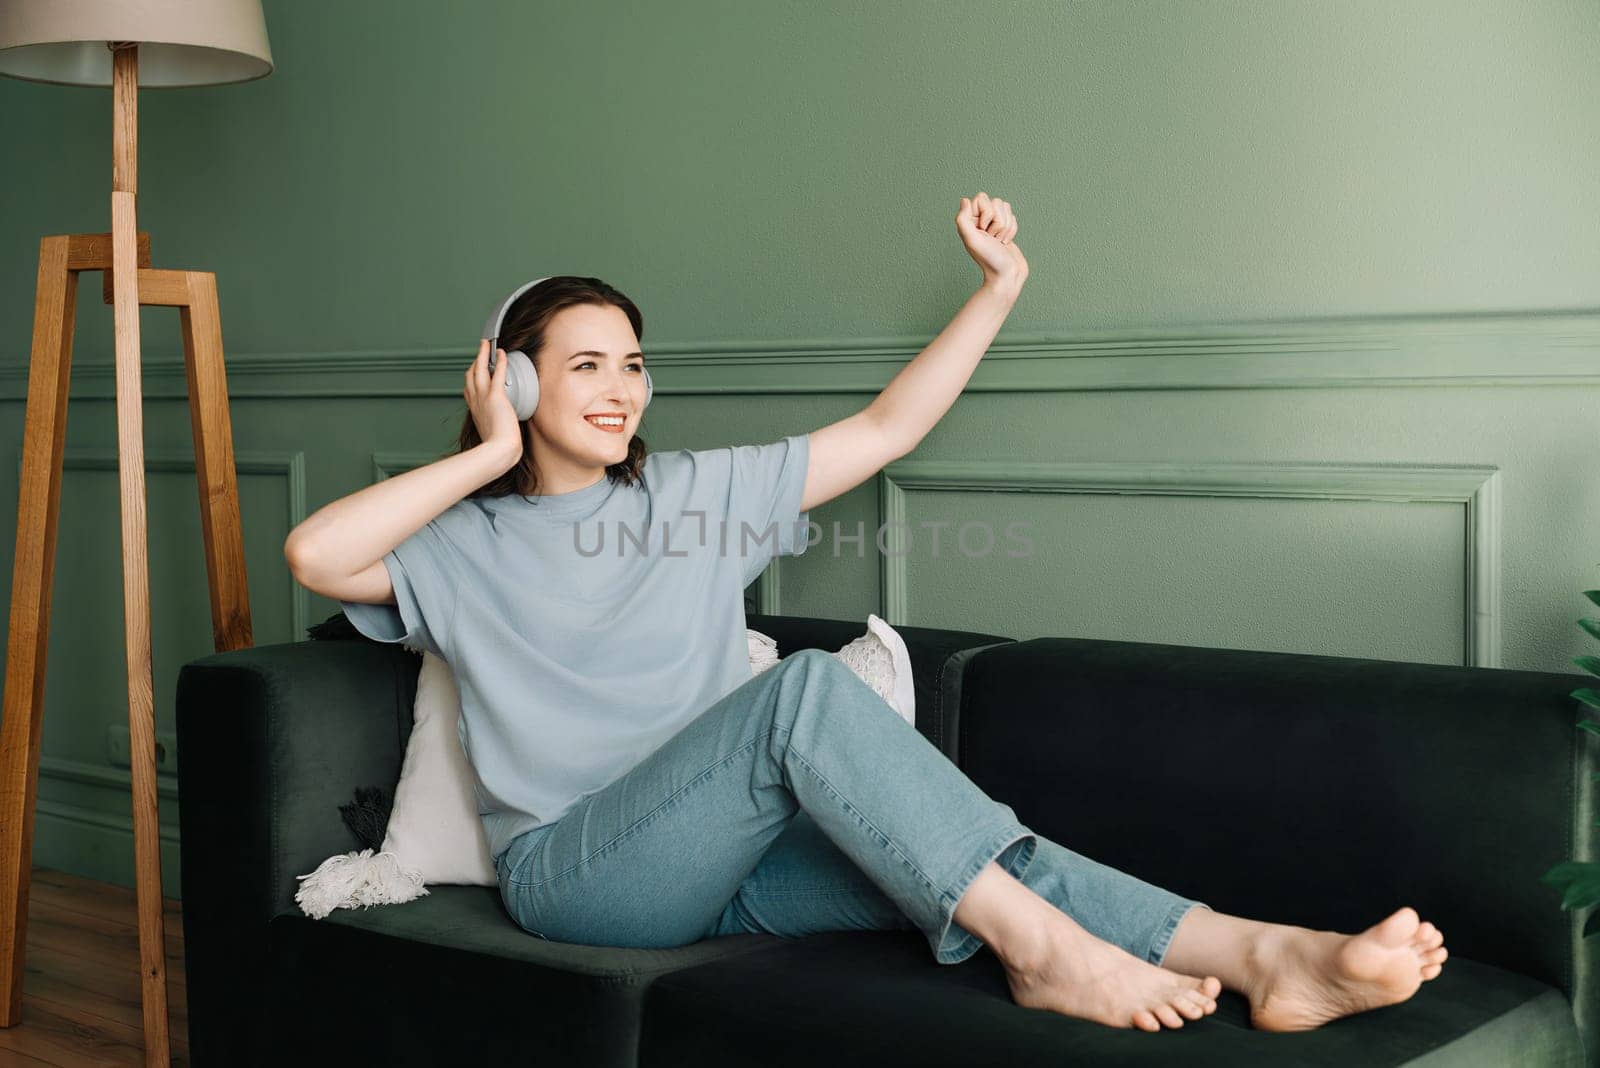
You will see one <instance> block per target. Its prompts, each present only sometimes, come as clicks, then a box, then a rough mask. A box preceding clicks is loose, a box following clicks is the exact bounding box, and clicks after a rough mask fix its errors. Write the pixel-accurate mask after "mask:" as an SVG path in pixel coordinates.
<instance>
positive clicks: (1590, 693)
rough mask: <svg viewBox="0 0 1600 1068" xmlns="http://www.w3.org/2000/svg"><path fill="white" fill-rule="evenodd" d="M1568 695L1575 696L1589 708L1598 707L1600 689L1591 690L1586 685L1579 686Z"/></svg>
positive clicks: (1599, 705)
mask: <svg viewBox="0 0 1600 1068" xmlns="http://www.w3.org/2000/svg"><path fill="white" fill-rule="evenodd" d="M1569 696H1572V697H1576V698H1577V699H1578V700H1580V701H1582V702H1583V703H1584V704H1586V705H1588V706H1589V707H1590V708H1600V690H1593V689H1590V688H1589V687H1587V686H1581V687H1579V688H1578V689H1576V690H1573V691H1572V693H1571V694H1570V695H1569Z"/></svg>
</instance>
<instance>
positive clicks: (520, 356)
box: [506, 349, 539, 422]
mask: <svg viewBox="0 0 1600 1068" xmlns="http://www.w3.org/2000/svg"><path fill="white" fill-rule="evenodd" d="M506 396H507V397H509V398H510V399H511V407H513V408H515V409H516V410H517V418H518V419H519V420H521V421H522V422H527V421H528V420H529V419H532V418H533V413H534V410H535V409H537V408H538V407H539V373H538V372H537V371H535V370H534V369H533V361H532V360H530V359H528V356H527V354H526V353H524V352H523V351H522V350H521V349H512V350H511V351H510V352H508V353H506Z"/></svg>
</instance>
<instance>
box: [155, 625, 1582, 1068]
mask: <svg viewBox="0 0 1600 1068" xmlns="http://www.w3.org/2000/svg"><path fill="white" fill-rule="evenodd" d="M336 619H337V620H338V621H340V622H343V617H342V615H341V616H338V617H336ZM331 622H333V621H330V623H331ZM749 624H750V626H752V627H754V628H755V629H757V630H759V631H761V632H763V633H765V634H769V635H771V636H772V637H774V638H775V639H776V640H777V642H778V647H779V652H780V654H781V655H785V656H787V655H788V654H790V653H792V652H794V651H795V650H797V649H801V648H808V647H816V648H822V649H828V650H834V649H838V648H840V647H841V646H843V645H844V644H845V643H846V642H848V641H850V640H851V639H853V638H855V637H857V636H859V635H860V633H861V630H862V624H861V622H860V621H846V620H821V619H806V618H797V617H785V616H762V615H751V616H749ZM321 626H322V628H323V630H322V633H323V634H324V635H328V636H327V637H325V638H323V640H311V641H303V642H297V643H292V644H282V645H268V646H259V647H256V648H252V649H244V650H237V651H234V652H229V653H222V654H217V655H213V656H207V657H204V658H201V659H198V660H194V661H192V662H190V663H188V664H186V665H185V666H184V667H183V668H182V671H181V673H180V676H179V680H178V688H177V690H178V692H177V729H178V746H179V749H180V751H181V756H182V759H181V760H180V761H179V768H180V772H179V789H180V795H181V803H180V808H181V820H180V822H181V831H182V869H181V870H182V896H183V926H184V944H185V953H186V955H187V957H186V970H187V978H188V1004H189V1040H190V1050H191V1055H192V1059H193V1063H194V1064H195V1065H197V1066H198V1068H212V1066H219V1068H232V1066H236V1065H247V1064H273V1065H278V1064H289V1063H295V1064H305V1063H343V1064H351V1065H356V1064H373V1065H446V1064H458V1063H459V1064H469V1063H493V1064H529V1065H574V1066H576V1065H605V1066H623V1065H627V1066H633V1065H642V1066H649V1068H659V1066H666V1065H695V1066H700V1065H721V1064H750V1065H761V1066H764V1068H765V1066H778V1065H796V1066H799V1065H805V1066H814V1065H819V1064H828V1065H871V1066H873V1068H884V1066H886V1065H902V1064H904V1065H917V1066H919V1068H928V1066H935V1065H964V1066H965V1065H975V1064H995V1065H1001V1064H1018V1065H1022V1064H1026V1065H1033V1064H1051V1065H1069V1064H1070V1065H1096V1064H1107V1065H1109V1064H1116V1065H1168V1064H1181V1065H1227V1066H1236V1065H1247V1064H1248V1065H1274V1064H1283V1065H1340V1066H1345V1065H1440V1066H1452V1068H1456V1066H1463V1065H1496V1066H1503V1065H1518V1066H1531V1065H1587V1066H1589V1068H1597V1066H1600V938H1591V939H1588V940H1587V941H1585V940H1584V939H1583V938H1582V926H1583V921H1584V919H1585V917H1584V916H1583V915H1581V914H1579V915H1575V914H1573V913H1571V912H1564V911H1562V910H1561V909H1560V908H1559V903H1558V897H1557V895H1556V893H1555V892H1554V891H1553V890H1552V889H1550V888H1549V887H1546V886H1544V885H1542V884H1541V883H1540V881H1539V877H1540V876H1541V875H1542V874H1543V873H1544V872H1545V871H1546V870H1547V869H1548V868H1549V867H1550V866H1551V865H1552V864H1555V863H1556V862H1558V861H1560V860H1563V859H1567V858H1569V857H1570V858H1573V859H1579V860H1584V859H1594V858H1595V856H1596V838H1597V834H1596V831H1595V829H1594V823H1595V820H1596V817H1597V814H1600V813H1597V805H1596V787H1595V785H1594V784H1593V782H1592V781H1591V780H1592V776H1593V775H1594V773H1595V772H1596V771H1597V770H1600V738H1596V737H1595V736H1593V735H1591V734H1589V733H1587V732H1584V731H1580V730H1577V729H1575V724H1576V723H1577V722H1578V720H1579V719H1581V718H1583V716H1582V714H1581V712H1580V711H1579V708H1578V706H1577V704H1576V702H1575V701H1573V700H1572V699H1571V698H1570V697H1569V696H1568V695H1569V693H1570V691H1571V690H1572V689H1573V688H1574V687H1575V686H1577V685H1579V684H1581V682H1582V681H1583V680H1584V678H1585V677H1584V676H1578V675H1567V674H1557V673H1542V672H1528V671H1505V670H1489V669H1477V668H1460V667H1443V666H1432V665H1422V664H1408V663H1400V662H1394V661H1384V660H1362V659H1350V658H1342V657H1328V656H1311V655H1299V654H1285V653H1263V652H1250V651H1243V650H1230V649H1210V648H1199V647H1191V646H1175V645H1156V644H1147V643H1139V642H1114V641H1094V640H1082V639H1067V638H1040V639H1035V640H1030V641H1021V642H1019V641H1014V640H1012V639H1009V638H1006V637H1004V636H1000V635H992V634H981V633H968V632H960V631H947V630H934V629H925V628H918V627H902V628H899V629H900V632H901V633H902V635H903V636H904V637H905V639H906V641H907V644H908V646H909V648H910V651H911V655H912V663H913V668H914V670H915V674H916V699H917V715H918V721H919V722H918V729H919V730H922V731H923V733H924V734H925V735H926V736H927V737H928V738H929V740H930V741H932V742H933V743H934V744H936V745H937V746H938V747H939V748H940V750H941V751H942V752H944V753H945V754H946V755H947V756H948V757H949V758H950V759H951V760H952V761H954V762H955V763H956V764H957V765H958V766H960V767H961V768H962V769H963V770H964V771H965V772H966V773H967V775H968V776H970V777H971V778H972V779H973V780H974V781H975V782H976V783H977V784H978V785H979V786H980V787H982V788H983V789H984V790H985V791H987V792H988V793H989V794H990V796H992V797H995V798H997V799H999V800H1002V801H1004V802H1006V803H1007V804H1009V805H1011V806H1012V807H1013V808H1014V809H1015V811H1016V813H1017V816H1018V818H1019V819H1021V820H1022V821H1023V822H1024V823H1025V824H1027V825H1028V826H1029V827H1030V828H1031V829H1032V830H1034V831H1035V832H1037V833H1039V834H1042V835H1045V836H1047V837H1049V838H1051V839H1053V840H1055V841H1058V842H1060V843H1062V844H1065V845H1067V846H1069V847H1070V848H1072V849H1074V850H1077V851H1079V852H1081V853H1084V854H1086V855H1088V856H1091V857H1094V858H1095V859H1097V860H1101V861H1103V862H1105V863H1108V864H1111V865H1113V866H1115V867H1118V868H1121V869H1123V870H1125V871H1129V872H1132V873H1134V874H1136V875H1138V876H1140V877H1141V878H1145V879H1148V880H1150V881H1152V882H1156V883H1158V884H1160V885H1163V886H1167V887H1170V888H1172V889H1174V890H1176V891H1178V892H1180V893H1183V894H1186V895H1189V896H1191V897H1195V898H1198V899H1200V900H1203V901H1205V902H1207V903H1209V904H1211V905H1212V906H1213V907H1214V908H1217V909H1219V910H1221V911H1223V912H1229V913H1234V914H1238V915H1244V916H1249V917H1254V918H1259V919H1266V920H1273V921H1277V922H1282V923H1292V924H1301V925H1305V926H1311V927H1317V928H1327V929H1333V930H1340V931H1357V930H1361V929H1364V928H1365V927H1367V926H1369V925H1371V924H1372V923H1374V922H1376V921H1377V920H1378V919H1381V918H1382V917H1383V916H1385V915H1387V914H1388V913H1389V912H1391V911H1392V910H1393V909H1394V908H1396V907H1397V906H1399V905H1402V904H1409V905H1412V906H1415V907H1416V908H1417V909H1418V911H1419V912H1420V913H1421V914H1422V915H1423V916H1424V917H1425V918H1427V919H1430V920H1432V921H1433V922H1434V923H1435V924H1436V925H1437V926H1438V927H1439V928H1440V929H1441V930H1442V931H1443V932H1444V934H1445V940H1446V945H1447V947H1448V948H1449V950H1450V959H1449V960H1448V961H1447V962H1446V964H1445V967H1444V971H1443V973H1442V974H1441V975H1440V976H1439V977H1438V978H1437V979H1434V980H1432V981H1431V982H1427V983H1424V984H1423V985H1422V988H1421V990H1420V991H1419V992H1418V993H1417V994H1416V996H1414V997H1413V998H1411V999H1410V1000H1409V1001H1407V1002H1405V1003H1403V1004H1400V1005H1395V1006H1390V1007H1387V1008H1384V1009H1379V1010H1375V1011H1371V1012H1366V1013H1361V1014H1358V1015H1356V1016H1351V1017H1347V1018H1345V1019H1342V1020H1338V1021H1335V1022H1333V1023H1331V1024H1328V1025H1326V1026H1324V1027H1322V1028H1319V1029H1318V1030H1315V1031H1310V1032H1303V1033H1295V1034H1274V1033H1269V1032H1260V1031H1256V1030H1254V1029H1252V1028H1251V1027H1250V1023H1249V1019H1248V1014H1247V1005H1246V1004H1245V1002H1244V1000H1243V999H1242V998H1241V997H1240V996H1238V995H1236V994H1233V993H1230V992H1226V991H1225V992H1224V993H1223V994H1222V996H1221V998H1220V999H1219V1004H1218V1009H1217V1011H1216V1013H1214V1014H1213V1015H1211V1016H1208V1017H1205V1018H1204V1019H1202V1020H1199V1021H1191V1022H1187V1023H1186V1024H1185V1025H1184V1026H1183V1027H1182V1028H1181V1029H1176V1030H1168V1031H1162V1032H1160V1033H1154V1034H1152V1033H1147V1032H1143V1031H1139V1030H1136V1029H1126V1030H1124V1029H1115V1028H1108V1027H1103V1026H1100V1025H1098V1024H1093V1023H1089V1022H1085V1021H1080V1020H1074V1019H1070V1018H1067V1017H1064V1016H1060V1015H1057V1014H1054V1013H1049V1012H1044V1011H1039V1010H1028V1009H1022V1008H1019V1007H1018V1006H1017V1005H1015V1004H1014V1003H1013V1002H1012V1000H1011V998H1010V995H1009V991H1008V988H1007V986H1006V982H1005V976H1004V973H1003V971H1002V970H1001V968H1000V965H999V962H998V961H997V960H996V958H995V957H994V956H993V955H992V953H990V952H989V951H988V950H987V949H984V950H980V951H979V953H978V954H977V955H976V956H975V957H973V958H972V959H970V960H968V961H966V962H964V963H963V964H960V965H953V966H948V965H937V964H935V963H934V962H933V960H932V958H931V957H930V955H929V954H928V952H927V945H926V941H925V939H923V938H922V936H921V935H920V934H919V933H917V932H913V931H891V932H836V933H829V934H822V935H814V936H811V937H807V938H803V939H783V938H778V937H776V936H770V935H740V936H733V937H728V938H718V939H712V940H708V941H704V942H701V943H699V944H696V945H691V946H683V947H681V948H677V949H670V950H657V949H614V948H597V947H588V946H580V945H566V944H562V943H557V942H547V941H544V940H542V939H540V938H537V937H535V936H533V935H530V934H527V933H525V932H523V931H522V930H521V929H520V928H519V927H517V925H516V924H515V923H514V922H513V921H512V920H511V918H510V917H509V916H508V915H507V914H506V912H505V911H504V908H503V906H502V904H501V902H500V898H499V893H498V890H497V888H495V887H487V886H484V887H479V886H443V885H441V886H433V887H430V888H429V889H430V894H429V895H428V896H426V897H423V898H420V899H418V900H416V901H412V902H408V903H406V904H403V905H391V906H381V907H376V908H372V909H368V910H348V909H341V910H336V911H335V912H334V913H333V914H331V915H330V916H328V917H327V918H326V919H324V920H312V919H310V918H308V917H307V916H305V915H304V914H303V913H302V912H301V911H300V909H299V907H298V906H297V905H296V904H295V901H294V893H295V890H296V888H297V886H298V883H297V881H296V878H295V876H296V875H303V874H306V873H309V872H311V871H313V870H314V869H315V868H316V866H317V865H318V864H319V863H320V862H321V861H322V860H324V859H325V858H327V857H328V856H330V855H332V854H335V853H341V852H347V851H349V850H352V849H356V848H359V843H358V841H357V840H356V839H355V836H354V835H353V834H352V832H351V831H350V830H349V829H348V828H347V827H346V825H345V823H344V822H343V820H342V818H341V816H340V813H339V806H340V805H341V804H347V803H348V802H349V801H350V799H351V797H352V794H353V792H354V790H355V789H356V788H357V787H360V786H367V785H373V784H382V785H384V786H385V787H386V788H388V789H392V787H393V785H394V783H395V782H396V781H397V780H398V778H399V770H400V762H401V758H402V756H403V755H404V753H405V747H406V739H407V736H408V732H409V730H410V725H411V714H412V705H413V703H414V699H415V692H416V680H417V672H418V668H419V666H420V664H421V659H420V657H418V656H416V655H415V654H412V653H410V652H408V651H406V650H405V649H403V648H401V647H399V646H397V645H381V644H377V643H373V642H369V641H366V640H365V639H361V638H360V637H359V636H358V635H356V634H355V632H354V631H353V630H351V629H347V630H346V631H345V634H346V635H347V640H345V639H341V638H340V637H339V636H338V634H337V633H336V632H332V631H329V630H328V629H327V627H328V625H327V624H324V625H321ZM313 629H314V630H316V629H317V628H313ZM1585 1044H1586V1045H1585Z"/></svg>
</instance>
